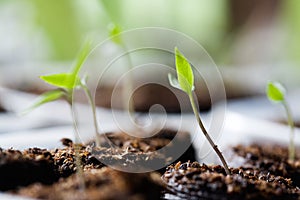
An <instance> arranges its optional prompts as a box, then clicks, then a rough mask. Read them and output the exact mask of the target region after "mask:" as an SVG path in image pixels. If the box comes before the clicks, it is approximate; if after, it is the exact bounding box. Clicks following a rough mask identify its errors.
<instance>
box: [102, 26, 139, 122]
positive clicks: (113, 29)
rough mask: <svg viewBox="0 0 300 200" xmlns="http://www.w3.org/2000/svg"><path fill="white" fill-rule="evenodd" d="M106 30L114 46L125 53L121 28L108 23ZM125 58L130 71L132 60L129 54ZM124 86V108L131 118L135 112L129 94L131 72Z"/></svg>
mask: <svg viewBox="0 0 300 200" xmlns="http://www.w3.org/2000/svg"><path fill="white" fill-rule="evenodd" d="M108 29H109V36H110V37H111V40H112V41H113V42H114V43H115V44H117V45H119V46H120V47H121V48H122V49H123V50H124V52H127V47H126V45H125V43H124V41H123V40H122V38H121V35H120V34H121V32H122V29H121V27H120V26H118V25H117V24H115V23H110V24H109V26H108ZM126 58H127V62H128V66H129V67H128V69H129V70H130V69H131V68H132V66H133V65H132V60H131V57H130V55H129V54H127V56H126ZM124 85H126V87H125V88H124V90H123V98H124V108H127V109H128V111H129V114H130V115H131V116H132V115H133V114H134V113H135V110H134V104H133V100H132V99H131V94H132V90H133V89H132V88H133V77H132V73H131V72H129V73H128V76H127V77H126V79H125V84H124ZM126 99H129V104H127V101H125V100H126Z"/></svg>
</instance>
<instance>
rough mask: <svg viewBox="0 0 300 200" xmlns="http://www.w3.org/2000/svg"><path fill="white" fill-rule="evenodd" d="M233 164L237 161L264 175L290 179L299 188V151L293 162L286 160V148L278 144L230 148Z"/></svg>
mask: <svg viewBox="0 0 300 200" xmlns="http://www.w3.org/2000/svg"><path fill="white" fill-rule="evenodd" d="M232 151H233V154H232V155H233V156H232V158H233V160H232V161H233V162H234V161H235V160H239V162H240V164H241V165H243V166H251V167H254V168H255V169H259V170H260V171H262V172H264V173H270V174H273V175H276V176H283V177H286V178H290V179H291V180H292V182H293V184H294V185H295V186H298V187H300V157H299V155H300V149H297V150H296V159H295V161H290V160H289V159H288V148H287V147H284V146H282V145H279V144H272V145H271V144H269V145H268V144H264V145H262V144H251V145H247V146H244V145H238V146H235V147H233V148H232Z"/></svg>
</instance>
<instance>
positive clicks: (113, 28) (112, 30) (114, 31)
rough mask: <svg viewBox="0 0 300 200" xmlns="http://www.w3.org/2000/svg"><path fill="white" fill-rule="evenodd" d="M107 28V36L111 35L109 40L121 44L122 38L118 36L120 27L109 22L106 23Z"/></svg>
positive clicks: (120, 30)
mask: <svg viewBox="0 0 300 200" xmlns="http://www.w3.org/2000/svg"><path fill="white" fill-rule="evenodd" d="M108 30H109V37H111V40H112V41H113V42H114V43H116V44H118V45H121V44H122V39H121V37H120V33H121V32H122V29H121V27H120V26H118V25H116V24H114V23H111V24H109V25H108Z"/></svg>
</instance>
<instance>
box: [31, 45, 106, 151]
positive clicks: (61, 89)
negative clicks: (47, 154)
mask: <svg viewBox="0 0 300 200" xmlns="http://www.w3.org/2000/svg"><path fill="white" fill-rule="evenodd" d="M89 52H90V43H89V42H87V43H86V44H85V45H84V47H83V49H82V50H81V52H80V54H79V56H78V58H77V62H76V65H75V66H74V68H73V69H72V71H71V72H69V73H60V74H51V75H46V76H40V78H41V79H42V80H43V81H45V82H46V83H48V84H50V85H52V86H55V87H57V89H54V90H51V91H49V92H45V93H44V94H42V95H40V96H39V98H38V100H37V101H36V102H35V103H34V104H33V105H32V106H31V107H29V108H28V109H27V110H25V113H26V112H28V111H31V110H32V109H34V108H37V107H39V106H41V105H43V104H45V103H48V102H51V101H55V100H58V99H62V98H63V99H65V100H66V101H67V102H68V104H69V105H70V107H71V109H72V105H73V99H72V98H73V90H75V89H83V90H84V92H85V93H86V96H87V98H88V100H89V103H90V105H91V107H92V112H93V120H94V127H95V134H96V135H95V136H96V137H95V141H96V145H97V146H99V145H100V144H99V138H98V134H99V130H98V124H97V116H96V106H95V102H94V100H93V98H92V95H91V92H90V90H89V89H88V87H87V85H86V77H84V78H82V79H80V77H79V76H78V73H79V70H80V69H81V67H82V65H83V62H84V61H85V59H86V58H87V56H88V54H89ZM73 117H75V115H73ZM73 125H74V131H75V132H74V133H75V135H74V136H75V143H79V135H78V132H77V131H76V130H77V129H76V120H75V119H73Z"/></svg>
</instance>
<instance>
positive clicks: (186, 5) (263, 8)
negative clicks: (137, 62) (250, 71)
mask: <svg viewBox="0 0 300 200" xmlns="http://www.w3.org/2000/svg"><path fill="white" fill-rule="evenodd" d="M299 10H300V1H297V0H289V1H283V0H281V1H280V0H263V1H259V0H254V1H238V0H224V1H218V0H209V1H208V0H188V1H180V0H152V1H147V0H126V1H124V0H103V1H100V0H88V1H86V0H51V1H41V0H22V1H20V0H1V1H0V26H1V30H0V40H1V46H0V63H7V62H16V61H18V60H19V61H26V60H71V59H73V58H74V57H75V55H76V53H77V52H78V49H79V48H80V46H81V44H82V42H83V40H84V39H85V38H86V37H87V36H92V37H94V36H96V37H98V38H99V40H101V39H103V40H104V39H105V38H107V36H108V31H107V25H108V24H109V23H110V22H114V23H117V24H119V25H120V26H121V27H122V29H123V30H128V29H132V28H139V27H145V26H156V27H166V28H170V29H174V30H177V31H180V32H183V33H185V34H187V35H189V36H191V37H192V38H194V39H195V40H197V41H198V42H199V43H200V44H201V45H203V46H204V48H205V49H206V50H207V51H208V52H209V54H210V55H211V56H212V57H213V59H214V60H215V61H216V62H217V64H221V65H223V64H243V63H244V62H246V63H248V64H249V62H250V63H256V62H267V63H272V62H278V61H283V62H286V61H288V62H292V63H299V62H300V53H299V52H300V45H299V44H300V39H299V35H300V12H299Z"/></svg>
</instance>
